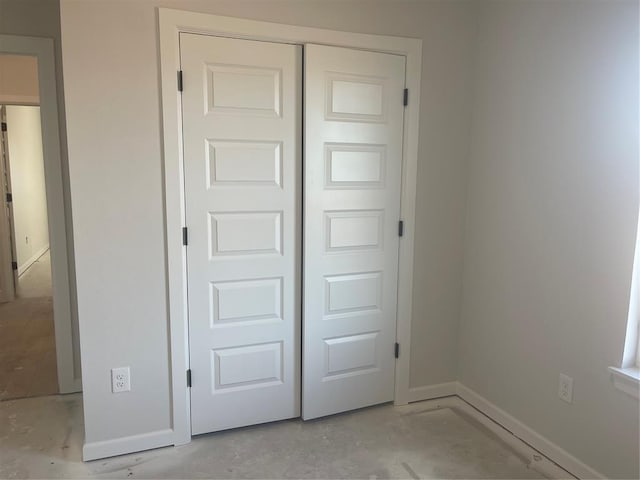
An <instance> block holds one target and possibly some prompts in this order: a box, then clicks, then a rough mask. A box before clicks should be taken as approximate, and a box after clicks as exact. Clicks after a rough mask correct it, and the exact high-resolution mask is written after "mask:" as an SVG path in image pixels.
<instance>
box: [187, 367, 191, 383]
mask: <svg viewBox="0 0 640 480" xmlns="http://www.w3.org/2000/svg"><path fill="white" fill-rule="evenodd" d="M187 387H188V388H191V369H189V370H187Z"/></svg>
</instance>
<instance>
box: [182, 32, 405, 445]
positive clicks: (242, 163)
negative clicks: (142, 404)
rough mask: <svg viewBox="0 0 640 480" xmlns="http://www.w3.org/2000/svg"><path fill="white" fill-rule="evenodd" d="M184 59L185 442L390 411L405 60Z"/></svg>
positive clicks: (265, 45)
mask: <svg viewBox="0 0 640 480" xmlns="http://www.w3.org/2000/svg"><path fill="white" fill-rule="evenodd" d="M179 50H180V52H179V53H180V68H181V72H182V74H181V75H182V76H181V81H182V88H183V90H182V94H181V100H180V102H181V104H180V109H181V119H182V125H181V128H182V149H183V180H184V218H185V224H186V226H187V228H188V230H187V232H188V242H186V243H187V244H188V245H187V246H186V247H185V248H186V272H187V273H186V290H187V292H186V296H187V299H188V300H187V302H188V303H187V307H188V330H189V332H188V344H189V365H190V370H191V379H192V384H191V389H190V399H191V431H192V434H194V435H195V434H199V433H206V432H212V431H217V430H223V429H228V428H234V427H240V426H245V425H252V424H258V423H263V422H269V421H274V420H280V419H285V418H292V417H297V416H300V415H302V417H303V418H304V419H311V418H316V417H320V416H324V415H330V414H333V413H338V412H342V411H347V410H351V409H355V408H360V407H364V406H368V405H374V404H378V403H383V402H388V401H391V400H393V396H394V369H395V338H396V309H397V290H398V250H399V236H398V235H399V232H398V221H399V218H400V197H401V174H402V171H401V170H402V139H403V116H404V107H403V93H404V85H405V57H404V56H401V55H394V54H387V53H377V52H371V51H365V50H355V49H348V48H339V47H330V46H323V45H313V44H306V45H304V46H301V45H293V44H286V43H270V42H263V41H253V40H244V39H232V38H223V37H216V36H208V35H199V34H193V33H180V43H179Z"/></svg>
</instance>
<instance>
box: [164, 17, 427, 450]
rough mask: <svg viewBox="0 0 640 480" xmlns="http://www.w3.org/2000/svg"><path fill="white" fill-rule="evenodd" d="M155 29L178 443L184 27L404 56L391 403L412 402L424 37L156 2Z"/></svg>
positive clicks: (183, 420)
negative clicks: (179, 78)
mask: <svg viewBox="0 0 640 480" xmlns="http://www.w3.org/2000/svg"><path fill="white" fill-rule="evenodd" d="M158 28H159V43H160V80H161V102H162V136H163V166H164V182H165V195H164V201H165V212H166V247H165V248H166V255H167V273H168V295H169V312H168V313H169V325H168V326H169V334H170V338H169V344H170V357H171V358H170V366H171V376H170V378H171V388H172V393H171V395H172V398H171V399H172V428H173V432H174V444H175V445H180V444H185V443H188V442H190V441H191V420H190V417H191V412H190V400H189V389H188V388H187V376H186V371H187V368H188V365H189V350H188V316H187V314H188V312H187V302H186V293H187V275H186V273H187V272H186V251H185V248H184V246H183V244H182V235H181V232H182V227H184V226H185V223H184V222H185V215H184V208H185V206H184V178H183V173H182V162H183V158H182V136H181V129H180V126H181V125H182V113H181V109H180V92H179V91H178V88H177V72H178V71H179V70H180V43H179V34H180V33H196V34H203V35H217V36H224V37H233V38H241V39H249V40H263V41H269V42H276V43H292V44H301V45H304V44H307V43H315V44H321V45H330V46H336V47H347V48H355V49H362V50H371V51H376V52H382V53H392V54H397V55H404V56H405V57H406V59H407V63H406V75H405V82H406V83H405V86H406V87H407V88H408V89H409V96H410V97H409V104H408V105H407V106H406V107H405V114H404V133H403V135H404V138H403V158H402V193H401V200H400V217H401V218H400V219H401V220H403V221H404V235H403V237H402V238H401V239H400V251H399V262H398V309H397V321H396V325H397V327H396V338H397V342H398V343H400V345H401V349H400V356H399V358H398V359H397V360H396V373H395V400H394V402H395V404H396V405H403V404H406V403H408V401H409V368H410V362H409V359H410V344H411V318H412V294H413V247H414V233H415V211H416V178H417V169H418V135H419V130H418V129H419V109H420V76H421V71H422V40H419V39H412V38H402V37H391V36H382V35H369V34H361V33H349V32H340V31H333V30H325V29H320V28H312V27H300V26H294V25H284V24H278V23H270V22H261V21H254V20H245V19H241V18H235V17H223V16H217V15H210V14H204V13H196V12H188V11H181V10H173V9H167V8H158ZM186 88H188V86H186Z"/></svg>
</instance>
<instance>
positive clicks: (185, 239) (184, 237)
mask: <svg viewBox="0 0 640 480" xmlns="http://www.w3.org/2000/svg"><path fill="white" fill-rule="evenodd" d="M188 244H189V236H188V233H187V227H182V245H188Z"/></svg>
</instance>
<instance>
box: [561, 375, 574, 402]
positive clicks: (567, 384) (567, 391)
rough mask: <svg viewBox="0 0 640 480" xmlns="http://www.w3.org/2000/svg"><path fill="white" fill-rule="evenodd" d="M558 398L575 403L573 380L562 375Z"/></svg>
mask: <svg viewBox="0 0 640 480" xmlns="http://www.w3.org/2000/svg"><path fill="white" fill-rule="evenodd" d="M558 396H559V397H560V399H561V400H564V401H565V402H567V403H573V378H571V377H569V376H567V375H565V374H564V373H561V374H560V384H559V386H558Z"/></svg>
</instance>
